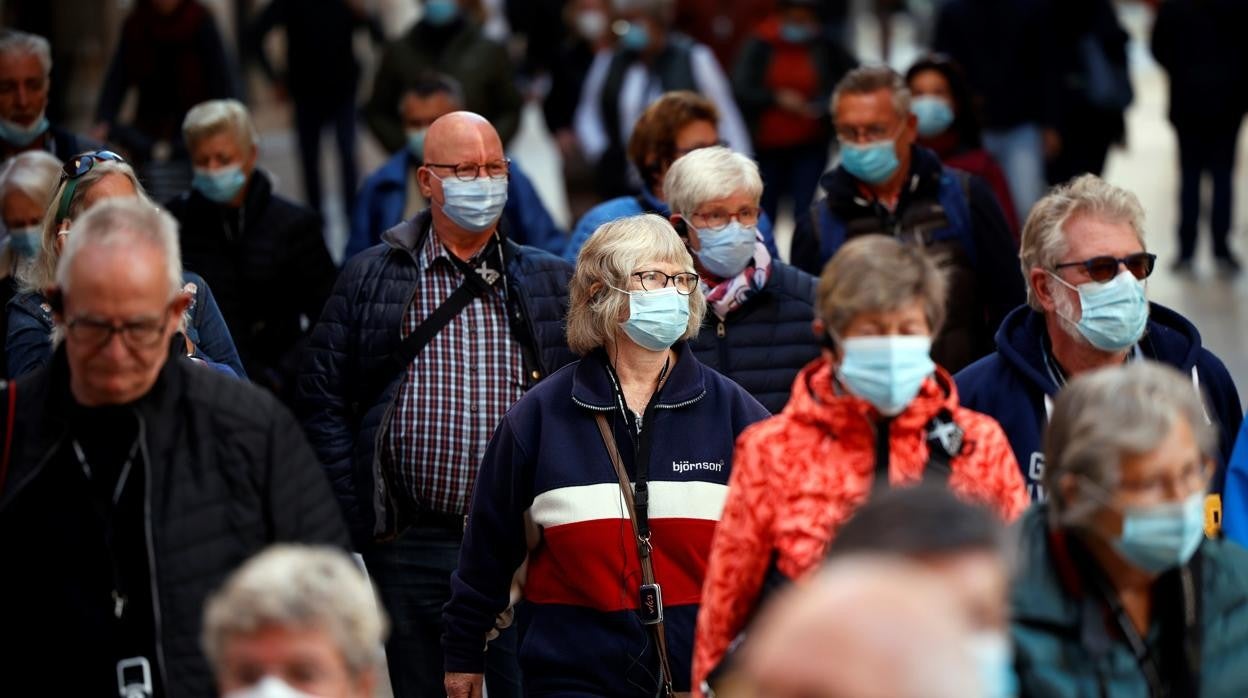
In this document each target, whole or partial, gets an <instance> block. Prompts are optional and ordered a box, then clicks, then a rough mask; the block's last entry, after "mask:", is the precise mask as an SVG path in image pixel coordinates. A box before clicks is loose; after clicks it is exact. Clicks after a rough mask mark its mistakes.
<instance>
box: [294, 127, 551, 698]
mask: <svg viewBox="0 0 1248 698" xmlns="http://www.w3.org/2000/svg"><path fill="white" fill-rule="evenodd" d="M424 152H425V155H426V156H427V158H428V160H427V161H426V162H425V163H424V164H423V165H422V166H421V168H420V172H419V175H418V176H419V183H420V189H421V195H422V196H423V197H424V198H425V199H427V200H428V201H429V202H430V207H429V208H427V209H425V210H424V211H421V212H420V214H418V215H416V216H414V217H413V218H411V219H409V220H408V221H406V222H404V223H402V224H401V225H397V226H395V227H393V228H391V229H389V230H387V231H386V232H385V233H383V234H382V243H383V244H381V245H375V246H373V247H370V248H368V249H367V250H365V251H363V252H361V253H360V254H358V255H356V256H355V257H353V258H351V259H350V260H348V262H347V265H346V267H345V268H344V269H343V271H342V274H340V275H339V277H338V282H337V285H335V286H334V292H333V295H331V297H330V299H329V302H328V303H326V305H325V311H324V312H323V313H322V314H321V318H320V320H318V321H317V324H316V327H315V328H313V330H312V335H311V338H310V340H309V342H308V346H307V348H306V349H305V350H304V352H303V357H302V363H301V364H300V370H299V384H298V399H297V402H296V406H297V407H298V409H299V413H300V417H301V419H302V421H303V426H304V429H305V431H306V432H307V434H308V437H309V439H310V440H311V441H312V445H313V447H314V448H316V449H317V453H318V454H319V455H320V457H321V462H322V463H324V467H325V471H326V472H327V473H328V474H329V476H330V481H331V482H332V484H333V487H334V491H335V493H336V494H337V496H338V501H339V504H340V506H341V507H342V510H343V512H344V513H345V515H346V517H347V522H348V525H349V526H350V528H351V532H352V536H353V538H354V540H355V544H356V548H357V549H358V550H359V551H360V552H361V554H362V555H363V556H364V561H365V563H366V564H367V566H368V570H369V574H370V575H371V576H372V578H373V580H374V581H375V582H376V584H377V587H378V589H379V591H380V593H381V598H382V600H383V601H384V602H385V604H386V609H387V610H388V611H389V613H390V615H391V617H393V618H395V619H396V621H397V622H396V625H395V627H394V631H393V632H392V633H391V635H390V639H389V640H388V641H387V643H386V648H387V649H386V651H387V656H388V658H389V669H390V680H391V685H392V686H393V687H394V691H395V695H396V696H398V697H399V698H409V697H413V696H437V695H441V694H442V691H443V688H442V685H443V661H442V659H443V655H442V643H441V638H442V635H443V631H444V627H443V620H442V607H443V605H444V604H446V602H447V601H448V600H449V599H450V597H451V583H450V579H451V571H452V570H454V569H455V564H456V561H457V560H458V559H459V557H460V547H461V545H462V543H463V540H464V517H465V514H466V513H467V511H468V505H469V501H470V500H469V498H470V496H471V495H472V492H473V486H474V483H475V482H476V480H477V473H478V469H479V466H480V464H481V458H482V454H483V453H485V452H486V447H487V445H488V444H489V441H490V438H491V435H492V434H494V432H495V429H496V428H497V427H498V424H499V421H500V420H501V419H503V415H504V414H505V413H507V411H508V409H509V408H510V407H511V406H512V405H513V404H514V403H515V402H516V401H517V400H519V399H520V398H521V396H522V395H524V394H525V392H526V391H529V390H531V389H533V387H534V386H535V385H538V384H539V381H541V380H542V379H544V378H545V377H546V376H548V375H549V374H551V373H554V372H555V371H556V370H558V369H559V368H560V367H561V366H563V365H564V364H566V363H569V362H571V361H572V360H573V356H572V354H571V353H570V352H569V351H568V349H567V344H566V340H565V339H564V334H563V317H564V314H565V312H566V310H567V292H568V290H567V286H568V278H569V277H570V276H571V273H572V269H571V265H569V264H567V263H566V262H564V261H563V260H561V259H559V258H558V257H555V256H554V255H551V254H549V253H547V252H543V251H542V250H539V249H537V248H534V247H528V246H522V245H518V244H516V243H515V242H513V241H511V240H509V239H508V238H507V237H506V235H505V233H506V231H505V230H504V229H503V228H502V226H501V225H500V224H499V220H500V218H501V217H502V215H503V205H504V203H505V202H506V199H507V167H508V166H507V160H506V159H505V157H504V155H503V144H502V141H501V140H500V139H499V137H498V134H497V133H496V132H495V130H494V127H493V126H491V125H490V122H488V121H486V120H485V118H483V117H482V116H480V115H478V114H473V113H471V112H462V111H461V112H453V113H451V114H447V115H446V116H443V117H442V118H440V119H438V120H437V121H435V122H434V123H433V125H432V126H430V127H429V133H428V136H427V137H426V138H425V141H424ZM516 635H517V633H516V632H515V631H514V630H510V629H509V630H507V631H505V632H503V633H502V634H501V635H500V636H499V637H498V638H496V639H495V640H494V641H493V642H492V643H490V648H491V650H490V652H489V653H488V656H485V660H486V661H485V667H484V668H486V669H487V679H486V684H487V685H488V686H489V691H490V695H491V696H494V698H506V697H508V696H519V695H520V694H521V692H522V691H521V686H520V671H519V667H518V665H517V662H516V655H515V653H516V644H517V638H516ZM481 639H482V642H483V643H484V637H482V638H481ZM483 652H484V644H482V645H481V646H478V647H477V648H476V655H477V658H478V659H479V658H481V657H482V656H483ZM479 668H480V667H479Z"/></svg>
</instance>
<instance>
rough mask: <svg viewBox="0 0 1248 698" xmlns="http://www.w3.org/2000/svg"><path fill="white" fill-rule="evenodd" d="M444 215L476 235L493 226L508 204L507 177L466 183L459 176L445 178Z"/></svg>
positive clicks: (439, 179)
mask: <svg viewBox="0 0 1248 698" xmlns="http://www.w3.org/2000/svg"><path fill="white" fill-rule="evenodd" d="M434 177H435V178H436V179H437V180H438V181H439V182H442V197H443V198H442V203H441V208H442V213H445V214H446V217H447V218H450V219H451V221H452V222H453V223H455V225H457V226H459V227H461V228H463V229H464V230H467V231H470V232H473V233H484V232H485V231H487V230H489V229H491V228H493V227H494V224H495V223H497V222H498V218H499V216H502V215H503V207H505V206H506V205H507V178H506V177H497V178H495V177H478V178H476V179H470V180H468V181H467V182H465V181H463V180H461V179H459V178H458V177H447V178H446V179H442V178H441V177H438V176H437V175H434Z"/></svg>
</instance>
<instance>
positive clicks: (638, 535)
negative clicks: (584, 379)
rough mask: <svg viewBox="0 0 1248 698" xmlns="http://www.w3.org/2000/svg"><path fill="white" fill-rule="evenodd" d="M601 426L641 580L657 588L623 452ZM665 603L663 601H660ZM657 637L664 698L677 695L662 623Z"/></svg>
mask: <svg viewBox="0 0 1248 698" xmlns="http://www.w3.org/2000/svg"><path fill="white" fill-rule="evenodd" d="M594 419H595V420H596V421H597V422H598V431H599V432H600V433H601V434H602V443H603V444H604V445H605V446H606V447H607V455H608V456H610V458H611V465H612V466H613V467H614V468H615V474H616V477H617V478H619V481H620V494H621V495H622V496H623V497H624V505H625V506H626V507H627V508H628V518H629V520H630V521H631V522H632V525H633V538H634V540H635V541H636V542H637V558H638V559H639V560H640V561H641V580H642V582H643V583H644V584H646V585H648V586H649V585H654V584H655V581H654V561H653V560H652V559H651V557H650V536H649V535H648V534H647V535H645V536H643V535H642V532H641V529H640V527H639V525H638V521H637V503H636V501H635V500H634V499H633V486H632V483H631V482H629V479H628V472H627V471H626V470H624V462H623V461H622V460H621V459H620V450H619V448H618V447H617V446H616V443H615V434H614V433H613V432H612V430H611V425H610V424H609V423H608V422H607V416H606V415H605V414H603V413H601V412H598V413H596V414H595V415H594ZM659 603H662V600H661V599H660V600H659ZM648 625H649V627H650V629H651V632H652V634H653V635H654V644H655V648H656V649H657V650H658V654H659V667H660V669H661V671H662V673H663V675H662V676H661V677H660V681H661V683H662V687H663V693H662V695H664V696H673V695H675V694H674V693H673V691H672V666H671V662H670V660H668V657H667V635H666V634H665V632H664V630H663V621H662V620H659V621H658V622H656V623H651V624H648Z"/></svg>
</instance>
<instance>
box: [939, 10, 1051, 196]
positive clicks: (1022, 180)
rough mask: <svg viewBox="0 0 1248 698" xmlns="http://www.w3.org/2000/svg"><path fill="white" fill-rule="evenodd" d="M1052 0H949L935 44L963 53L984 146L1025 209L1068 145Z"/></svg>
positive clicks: (957, 56)
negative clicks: (1061, 124) (1048, 166)
mask: <svg viewBox="0 0 1248 698" xmlns="http://www.w3.org/2000/svg"><path fill="white" fill-rule="evenodd" d="M1058 35H1059V33H1058V30H1057V28H1056V27H1055V26H1054V17H1053V0H945V2H944V4H943V5H942V6H941V8H940V11H939V13H938V14H937V20H936V34H935V39H934V40H933V42H932V48H933V49H934V50H935V51H937V52H939V53H942V54H944V55H947V56H949V57H950V58H952V59H953V60H955V61H957V63H958V65H960V66H962V69H963V70H964V71H965V72H966V77H967V80H968V81H969V82H970V85H971V90H972V91H973V92H974V94H975V97H976V100H977V102H978V103H979V104H980V106H981V111H980V115H981V117H982V118H983V127H984V134H983V138H984V147H985V148H987V149H988V152H990V153H992V156H993V157H994V158H996V160H997V162H998V163H1000V164H1001V167H1002V168H1003V169H1004V170H1005V176H1006V179H1007V181H1008V182H1009V184H1010V191H1011V192H1012V194H1013V197H1014V210H1015V211H1016V212H1017V213H1018V215H1019V216H1026V214H1027V212H1028V211H1030V210H1031V206H1032V204H1034V203H1035V202H1036V201H1039V200H1040V197H1041V196H1044V192H1045V189H1046V188H1047V186H1048V185H1047V180H1046V179H1045V162H1046V161H1047V160H1050V159H1052V158H1055V157H1057V155H1058V153H1059V151H1060V150H1061V148H1062V143H1061V137H1060V136H1059V135H1058V132H1057V124H1058V119H1059V116H1060V113H1061V111H1060V109H1061V104H1060V101H1059V100H1060V98H1061V85H1060V82H1059V71H1058V65H1059V61H1058V59H1059V58H1060V56H1059V55H1058V54H1057V51H1056V47H1055V45H1054V37H1056V36H1058Z"/></svg>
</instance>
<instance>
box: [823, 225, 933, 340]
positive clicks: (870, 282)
mask: <svg viewBox="0 0 1248 698" xmlns="http://www.w3.org/2000/svg"><path fill="white" fill-rule="evenodd" d="M948 287H949V282H948V280H947V278H946V275H945V272H944V270H942V269H941V267H940V265H939V264H938V263H937V261H936V260H935V259H933V258H932V257H931V256H929V255H928V254H927V253H926V252H925V251H924V250H923V249H922V248H921V247H918V246H917V245H909V244H906V243H904V242H901V241H900V240H897V239H896V238H892V237H888V236H886V235H863V236H860V237H856V238H853V239H851V240H849V241H848V242H846V243H845V244H844V245H842V246H841V249H840V250H838V251H837V253H836V255H834V256H833V257H832V259H831V260H829V261H828V264H827V266H825V267H824V268H823V273H822V274H820V276H819V286H818V290H817V291H816V292H815V305H816V311H817V314H818V317H819V318H820V319H821V320H823V323H824V325H826V326H827V330H828V333H829V334H831V335H832V336H833V337H834V338H836V339H840V338H841V333H842V332H843V331H844V330H845V328H846V327H848V326H849V323H850V322H851V321H853V319H854V317H856V316H857V315H860V314H862V313H870V312H880V311H887V310H896V309H898V308H901V307H902V306H904V305H906V304H908V303H911V302H913V301H914V300H916V299H917V300H920V301H922V302H923V314H924V316H925V317H926V318H927V324H928V326H929V327H930V328H931V330H932V336H933V337H935V336H936V335H937V334H938V333H939V332H940V328H941V326H942V325H944V322H945V297H946V295H947V293H948Z"/></svg>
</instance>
